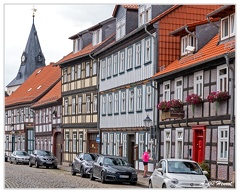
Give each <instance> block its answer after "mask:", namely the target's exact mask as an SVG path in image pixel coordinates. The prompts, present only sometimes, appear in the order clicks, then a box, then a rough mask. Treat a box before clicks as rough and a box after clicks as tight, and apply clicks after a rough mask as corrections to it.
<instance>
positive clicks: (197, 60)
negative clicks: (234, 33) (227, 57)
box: [151, 34, 235, 79]
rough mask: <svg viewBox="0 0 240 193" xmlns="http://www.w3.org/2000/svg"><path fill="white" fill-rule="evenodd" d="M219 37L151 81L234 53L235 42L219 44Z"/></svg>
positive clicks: (172, 64)
mask: <svg viewBox="0 0 240 193" xmlns="http://www.w3.org/2000/svg"><path fill="white" fill-rule="evenodd" d="M218 40H219V35H218V34H217V35H216V36H215V37H214V38H213V39H212V40H210V41H209V42H208V43H207V44H206V45H205V46H204V47H203V48H202V49H200V50H199V51H198V52H196V53H194V54H190V55H187V56H185V57H182V58H181V59H180V60H175V61H174V62H172V63H171V64H169V65H168V66H167V67H165V69H164V70H162V71H160V72H158V73H156V74H155V75H154V76H153V77H152V78H151V79H157V78H161V77H163V76H165V75H166V76H167V75H170V74H171V73H176V72H178V71H181V70H184V69H187V68H189V67H193V66H194V65H199V64H203V63H205V62H207V61H211V60H214V59H217V58H220V57H223V55H224V54H226V53H232V52H235V40H230V41H228V42H226V43H222V44H219V42H218Z"/></svg>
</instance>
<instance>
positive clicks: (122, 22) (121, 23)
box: [116, 17, 126, 40]
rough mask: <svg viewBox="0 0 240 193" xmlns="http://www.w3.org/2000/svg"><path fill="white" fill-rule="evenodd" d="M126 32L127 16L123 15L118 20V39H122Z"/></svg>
mask: <svg viewBox="0 0 240 193" xmlns="http://www.w3.org/2000/svg"><path fill="white" fill-rule="evenodd" d="M125 33H126V17H122V18H121V19H119V20H117V22H116V40H119V39H121V38H122V37H124V36H125Z"/></svg>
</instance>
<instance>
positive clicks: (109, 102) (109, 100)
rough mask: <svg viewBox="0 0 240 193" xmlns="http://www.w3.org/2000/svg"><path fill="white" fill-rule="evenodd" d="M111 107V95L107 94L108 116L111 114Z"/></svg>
mask: <svg viewBox="0 0 240 193" xmlns="http://www.w3.org/2000/svg"><path fill="white" fill-rule="evenodd" d="M112 105H113V101H112V93H109V94H108V115H111V114H112Z"/></svg>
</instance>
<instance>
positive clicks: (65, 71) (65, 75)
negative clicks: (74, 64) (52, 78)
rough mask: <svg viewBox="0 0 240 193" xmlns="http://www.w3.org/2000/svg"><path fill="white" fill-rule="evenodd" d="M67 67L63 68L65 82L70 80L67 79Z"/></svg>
mask: <svg viewBox="0 0 240 193" xmlns="http://www.w3.org/2000/svg"><path fill="white" fill-rule="evenodd" d="M67 72H68V70H67V68H64V69H63V83H66V82H67V81H68V80H67Z"/></svg>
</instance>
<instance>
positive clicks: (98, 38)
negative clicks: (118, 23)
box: [92, 28, 102, 46]
mask: <svg viewBox="0 0 240 193" xmlns="http://www.w3.org/2000/svg"><path fill="white" fill-rule="evenodd" d="M101 42H102V28H100V29H97V30H96V31H94V32H93V43H92V44H93V46H95V45H97V44H99V43H101Z"/></svg>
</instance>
